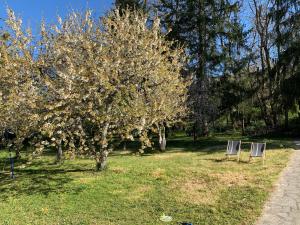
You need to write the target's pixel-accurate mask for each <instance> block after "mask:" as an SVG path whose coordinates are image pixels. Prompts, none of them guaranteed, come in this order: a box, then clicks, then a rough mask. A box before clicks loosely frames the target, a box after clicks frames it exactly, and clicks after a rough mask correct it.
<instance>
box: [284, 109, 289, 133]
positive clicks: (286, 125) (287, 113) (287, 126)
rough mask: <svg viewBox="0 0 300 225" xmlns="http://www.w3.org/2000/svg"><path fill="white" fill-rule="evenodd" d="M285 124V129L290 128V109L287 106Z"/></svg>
mask: <svg viewBox="0 0 300 225" xmlns="http://www.w3.org/2000/svg"><path fill="white" fill-rule="evenodd" d="M284 126H285V129H289V110H288V109H287V107H286V108H285V110H284Z"/></svg>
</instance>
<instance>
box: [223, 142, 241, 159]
mask: <svg viewBox="0 0 300 225" xmlns="http://www.w3.org/2000/svg"><path fill="white" fill-rule="evenodd" d="M241 145H242V142H241V141H228V143H227V151H226V156H227V159H228V158H229V156H231V155H236V156H237V157H238V162H239V161H240V154H241Z"/></svg>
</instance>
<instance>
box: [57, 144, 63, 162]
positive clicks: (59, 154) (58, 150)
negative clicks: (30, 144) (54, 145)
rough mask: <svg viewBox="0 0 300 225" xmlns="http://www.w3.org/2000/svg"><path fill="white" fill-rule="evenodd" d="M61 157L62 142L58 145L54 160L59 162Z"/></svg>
mask: <svg viewBox="0 0 300 225" xmlns="http://www.w3.org/2000/svg"><path fill="white" fill-rule="evenodd" d="M62 158H63V151H62V144H61V143H60V145H59V146H58V149H57V153H56V161H57V162H61V161H62Z"/></svg>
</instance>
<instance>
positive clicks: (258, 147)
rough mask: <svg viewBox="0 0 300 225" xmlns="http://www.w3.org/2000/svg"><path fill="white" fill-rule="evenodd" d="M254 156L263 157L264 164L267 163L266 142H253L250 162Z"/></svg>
mask: <svg viewBox="0 0 300 225" xmlns="http://www.w3.org/2000/svg"><path fill="white" fill-rule="evenodd" d="M252 157H262V159H263V165H265V159H266V143H253V142H252V143H251V150H250V156H249V162H250V160H251V158H252Z"/></svg>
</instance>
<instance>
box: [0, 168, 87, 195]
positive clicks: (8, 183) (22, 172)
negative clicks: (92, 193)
mask: <svg viewBox="0 0 300 225" xmlns="http://www.w3.org/2000/svg"><path fill="white" fill-rule="evenodd" d="M41 167H43V168H45V167H46V168H47V167H49V164H48V165H45V163H44V162H34V163H32V164H31V165H30V168H16V169H15V170H14V171H15V175H16V178H15V179H11V178H10V174H9V169H6V172H5V173H3V172H2V173H1V172H0V201H6V200H7V199H8V198H10V197H18V196H20V195H29V196H30V195H36V194H38V195H45V196H47V195H49V194H50V193H57V194H60V193H72V194H78V193H79V192H81V191H83V190H84V189H85V188H86V187H85V186H84V185H68V184H70V182H72V181H73V180H74V178H73V176H70V174H71V173H76V172H93V170H92V169H81V168H76V167H73V166H71V165H68V169H64V168H58V166H55V167H52V168H49V169H40V168H41Z"/></svg>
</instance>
